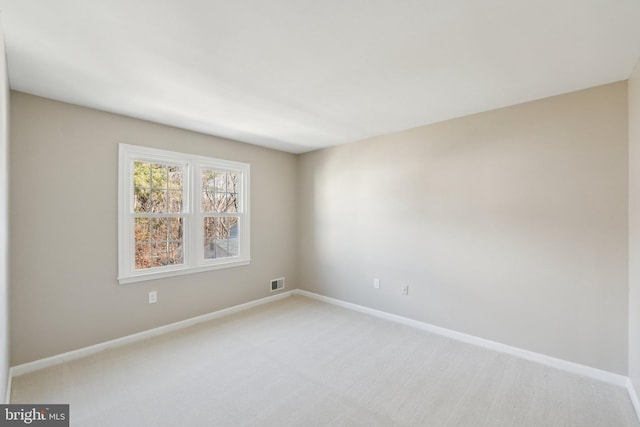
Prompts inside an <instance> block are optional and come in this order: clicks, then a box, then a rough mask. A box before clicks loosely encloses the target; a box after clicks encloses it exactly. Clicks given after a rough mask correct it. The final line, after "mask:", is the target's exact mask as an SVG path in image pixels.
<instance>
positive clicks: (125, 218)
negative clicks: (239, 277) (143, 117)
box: [118, 144, 251, 284]
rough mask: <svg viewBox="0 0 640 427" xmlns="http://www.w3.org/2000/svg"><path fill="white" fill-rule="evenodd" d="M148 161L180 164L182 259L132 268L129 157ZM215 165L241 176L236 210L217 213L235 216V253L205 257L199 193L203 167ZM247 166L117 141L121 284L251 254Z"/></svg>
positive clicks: (233, 263) (243, 260)
mask: <svg viewBox="0 0 640 427" xmlns="http://www.w3.org/2000/svg"><path fill="white" fill-rule="evenodd" d="M135 161H146V162H151V163H153V162H156V163H166V164H172V165H180V166H182V167H183V168H184V169H183V178H182V179H183V187H182V188H183V198H182V200H183V208H182V209H183V212H182V214H180V215H181V216H182V218H183V261H184V262H183V264H180V265H168V266H162V267H152V268H148V269H144V270H136V269H135V241H134V232H133V231H134V229H133V223H134V220H133V219H134V211H133V202H134V198H133V195H134V193H133V185H132V182H133V177H132V174H133V162H135ZM202 169H215V170H221V171H227V172H235V173H238V174H239V176H240V181H241V182H240V185H239V193H240V194H239V195H238V212H237V213H233V214H215V216H221V217H223V216H230V215H232V216H237V217H238V245H239V251H238V255H237V256H231V257H224V258H216V259H205V257H204V250H203V248H204V228H203V227H204V218H205V216H206V215H205V214H204V213H203V212H202V209H201V206H202V202H201V197H202V188H201V185H202V184H201V182H202V180H201V178H200V177H201V171H202ZM249 182H250V166H249V164H248V163H241V162H235V161H230V160H222V159H215V158H212V157H204V156H197V155H192V154H185V153H178V152H174V151H167V150H160V149H156V148H149V147H141V146H137V145H129V144H120V146H119V168H118V281H119V283H120V284H125V283H132V282H139V281H143V280H151V279H159V278H164V277H172V276H178V275H182V274H191V273H199V272H202V271H209V270H217V269H221V268H229V267H238V266H242V265H248V264H249V263H250V262H251V255H250V253H251V252H250V251H251V248H250V235H251V233H250V223H251V222H250V217H249V198H250V195H249Z"/></svg>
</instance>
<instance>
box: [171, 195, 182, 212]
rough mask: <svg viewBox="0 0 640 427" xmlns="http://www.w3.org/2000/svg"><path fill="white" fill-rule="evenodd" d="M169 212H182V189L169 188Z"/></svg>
mask: <svg viewBox="0 0 640 427" xmlns="http://www.w3.org/2000/svg"><path fill="white" fill-rule="evenodd" d="M168 203H169V213H180V212H182V191H181V190H169V200H168Z"/></svg>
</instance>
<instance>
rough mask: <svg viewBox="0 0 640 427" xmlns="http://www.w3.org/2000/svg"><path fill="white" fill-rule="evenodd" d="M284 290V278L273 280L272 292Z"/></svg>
mask: <svg viewBox="0 0 640 427" xmlns="http://www.w3.org/2000/svg"><path fill="white" fill-rule="evenodd" d="M280 289H284V277H281V278H279V279H272V280H271V292H273V291H279V290H280Z"/></svg>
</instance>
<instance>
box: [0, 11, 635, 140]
mask: <svg viewBox="0 0 640 427" xmlns="http://www.w3.org/2000/svg"><path fill="white" fill-rule="evenodd" d="M0 11H1V14H2V25H3V27H4V33H5V39H6V46H7V55H8V63H9V78H10V84H11V87H12V88H13V89H16V90H20V91H23V92H28V93H32V94H36V95H40V96H45V97H49V98H53V99H58V100H62V101H66V102H71V103H74V104H80V105H85V106H89V107H94V108H98V109H101V110H106V111H111V112H116V113H121V114H125V115H128V116H133V117H138V118H142V119H147V120H151V121H155V122H160V123H165V124H169V125H173V126H177V127H181V128H186V129H191V130H195V131H199V132H204V133H208V134H213V135H220V136H225V137H229V138H233V139H236V140H240V141H245V142H250V143H253V144H258V145H264V146H267V147H272V148H276V149H280V150H285V151H290V152H293V153H301V152H306V151H310V150H314V149H317V148H321V147H326V146H331V145H336V144H341V143H346V142H351V141H355V140H359V139H363V138H367V137H370V136H374V135H380V134H385V133H389V132H394V131H398V130H402V129H407V128H411V127H416V126H420V125H425V124H429V123H434V122H438V121H441V120H445V119H449V118H453V117H459V116H463V115H467V114H472V113H476V112H480V111H486V110H490V109H495V108H499V107H503V106H507V105H513V104H517V103H521V102H525V101H529V100H533V99H539V98H543V97H547V96H551V95H556V94H560V93H566V92H570V91H574V90H578V89H582V88H587V87H591V86H596V85H600V84H605V83H610V82H614V81H619V80H624V79H626V78H628V77H629V75H630V73H631V71H632V68H633V66H634V64H635V62H636V61H637V59H638V56H639V55H640V0H527V1H524V0H482V1H478V0H320V1H318V0H315V1H312V0H226V1H222V0H208V1H207V0H201V1H198V0H180V1H178V0H91V1H87V0H55V1H53V0H0Z"/></svg>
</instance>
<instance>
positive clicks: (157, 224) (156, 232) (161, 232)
mask: <svg viewBox="0 0 640 427" xmlns="http://www.w3.org/2000/svg"><path fill="white" fill-rule="evenodd" d="M168 222H169V219H168V218H153V219H152V220H151V240H154V241H161V240H162V241H166V240H167V238H168V237H169V230H168Z"/></svg>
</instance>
